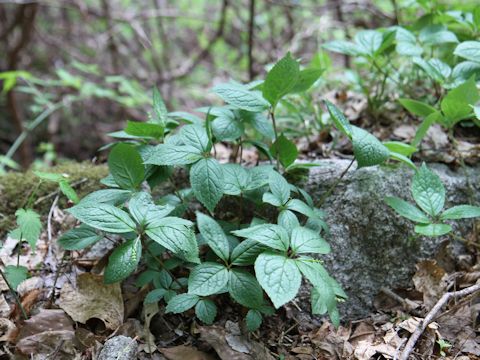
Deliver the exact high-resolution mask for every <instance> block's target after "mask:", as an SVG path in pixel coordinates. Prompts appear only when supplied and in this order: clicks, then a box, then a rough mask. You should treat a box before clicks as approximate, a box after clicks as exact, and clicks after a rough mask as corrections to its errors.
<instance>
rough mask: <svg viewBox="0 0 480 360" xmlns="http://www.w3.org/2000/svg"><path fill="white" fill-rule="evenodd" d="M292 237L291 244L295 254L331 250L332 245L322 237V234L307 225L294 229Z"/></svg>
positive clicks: (321, 252) (318, 252)
mask: <svg viewBox="0 0 480 360" xmlns="http://www.w3.org/2000/svg"><path fill="white" fill-rule="evenodd" d="M290 239H291V244H290V246H291V247H292V251H293V252H294V253H295V254H308V253H315V254H328V253H329V252H330V245H328V243H327V242H326V241H325V240H324V239H322V237H321V236H320V234H318V232H315V231H313V230H310V229H308V228H306V227H296V228H295V229H293V231H292V236H291V237H290Z"/></svg>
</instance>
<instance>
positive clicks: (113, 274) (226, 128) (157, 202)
mask: <svg viewBox="0 0 480 360" xmlns="http://www.w3.org/2000/svg"><path fill="white" fill-rule="evenodd" d="M320 74H321V70H319V69H311V68H307V69H300V67H299V63H298V62H297V61H296V60H295V59H293V58H292V57H291V55H290V54H288V55H287V56H286V57H284V58H282V59H281V60H280V61H279V62H278V63H276V64H275V65H274V66H273V67H272V69H271V70H270V71H269V72H268V74H267V75H266V78H265V80H264V81H257V82H254V83H250V84H246V85H244V84H240V83H237V82H229V83H225V84H220V85H217V86H215V87H214V88H213V92H214V93H216V94H217V95H218V96H219V97H220V98H221V99H223V101H225V103H226V105H224V106H210V107H205V108H201V109H198V110H199V112H203V113H204V114H205V116H204V117H198V116H196V115H193V114H190V113H185V112H170V113H169V112H167V109H166V107H165V105H164V103H163V101H162V99H161V97H160V94H159V92H158V91H156V90H154V93H153V105H154V106H153V112H152V114H151V117H150V119H149V120H148V121H147V122H133V121H129V122H128V123H127V126H126V127H125V129H124V130H122V131H118V132H115V133H112V134H110V135H111V136H113V137H115V138H116V139H117V140H118V143H116V144H114V145H113V147H112V148H111V150H110V153H109V156H108V166H109V170H110V174H109V176H108V177H107V178H105V179H103V181H102V182H103V184H104V185H105V186H106V187H107V188H105V189H102V190H98V191H95V192H93V193H91V194H89V195H88V196H86V197H84V198H83V199H81V200H80V201H79V202H78V203H77V204H76V205H75V206H73V207H72V208H70V209H69V210H68V211H69V213H70V214H71V215H73V216H74V217H75V218H76V219H78V220H79V221H80V222H81V225H80V226H78V227H77V228H74V229H72V230H70V231H68V232H67V233H65V234H64V235H63V236H62V237H61V238H60V239H59V242H60V244H61V245H62V246H63V247H64V248H65V249H67V250H79V249H82V248H85V247H87V246H90V245H92V244H94V243H96V242H97V241H99V240H101V239H103V238H105V237H107V238H109V239H111V240H113V241H115V243H116V244H117V245H116V248H115V250H114V251H113V253H112V254H111V255H110V258H109V261H108V265H107V266H106V268H105V270H104V279H105V282H106V283H114V282H118V281H121V280H124V279H126V278H127V277H129V276H130V275H133V274H135V275H136V276H137V280H136V284H137V285H138V286H139V287H143V286H149V287H150V288H151V289H152V290H151V292H150V293H148V295H147V296H146V299H145V302H147V303H149V302H150V303H152V302H159V301H164V302H165V303H166V311H167V312H172V313H181V312H184V311H187V310H189V309H192V308H194V309H195V314H196V316H197V318H198V319H200V320H201V321H202V322H203V323H206V324H211V323H212V322H213V321H214V320H215V317H216V314H217V306H216V296H217V295H220V294H228V295H229V296H230V298H231V299H232V300H234V301H235V302H236V303H238V304H240V305H241V306H244V307H246V308H247V309H248V311H247V313H246V318H245V320H246V325H247V328H248V329H249V330H255V329H256V328H258V327H259V326H260V324H261V322H262V317H263V316H264V315H270V314H272V313H273V312H274V308H276V309H278V308H279V307H281V306H282V305H284V304H286V303H287V302H289V301H291V300H292V299H293V298H294V297H295V296H296V294H297V292H298V291H299V288H300V285H301V283H302V278H303V279H306V280H307V281H308V282H309V283H310V284H311V285H312V291H311V309H312V313H314V314H325V313H328V314H329V316H330V318H331V320H332V322H333V323H334V324H337V325H338V324H339V318H340V316H339V312H338V310H337V301H339V300H341V299H345V298H346V294H345V293H344V291H343V290H342V289H341V287H340V286H339V284H338V283H337V281H335V279H334V278H333V277H331V276H330V275H329V274H328V272H327V271H326V270H325V268H324V267H323V265H322V261H321V256H320V257H319V255H322V254H327V253H329V252H330V246H329V244H328V243H327V242H326V241H325V240H324V239H323V237H322V232H325V231H326V229H327V227H326V224H325V222H324V220H323V212H322V211H321V210H320V209H318V208H316V207H315V204H314V201H313V200H312V198H311V197H310V196H309V195H308V194H307V193H306V192H305V191H304V190H303V189H302V188H299V187H297V186H295V185H294V184H291V183H289V182H288V181H287V180H286V176H285V174H286V173H288V171H289V170H290V169H292V168H293V167H295V168H298V167H301V166H302V164H301V163H298V162H297V163H295V160H296V157H297V154H298V152H297V149H296V146H295V144H294V143H293V142H292V141H290V140H289V139H287V138H286V137H285V136H284V135H283V134H281V133H280V134H279V133H278V128H277V124H276V122H275V114H276V111H277V108H278V104H279V103H280V102H281V100H282V98H283V97H284V96H287V95H289V94H294V93H300V92H304V91H306V90H307V89H308V88H310V87H311V86H312V84H313V83H314V82H315V81H316V80H317V79H318V77H319V76H320ZM327 108H328V110H329V111H330V114H331V118H332V120H333V122H334V123H335V125H336V126H337V128H338V129H339V130H340V131H341V132H343V133H344V134H345V135H346V136H348V137H349V138H350V139H351V140H352V143H353V148H354V153H355V157H356V159H357V161H358V165H359V167H362V166H372V165H378V164H380V163H382V162H384V161H386V160H387V159H390V158H394V159H400V160H402V161H405V162H407V163H408V164H409V165H413V164H412V163H411V161H410V160H409V159H408V158H407V157H406V156H404V155H402V154H397V153H396V152H394V151H391V150H389V148H388V147H387V146H386V145H384V144H382V143H381V142H380V141H379V140H378V139H377V138H375V137H374V136H373V135H371V134H369V133H368V132H366V131H364V130H362V129H360V128H357V127H355V126H352V125H350V124H349V123H348V121H347V120H346V118H345V117H344V116H343V114H342V113H341V112H340V111H339V110H338V109H337V108H336V107H335V106H334V105H333V104H331V103H327ZM219 143H223V144H228V145H229V146H230V147H231V148H232V149H235V150H236V151H237V153H239V154H241V153H242V149H243V148H245V147H256V148H257V149H258V151H259V153H261V154H264V155H265V158H266V159H270V162H269V161H265V163H260V164H259V165H256V166H245V165H244V164H243V163H242V162H241V156H240V157H239V156H236V157H235V158H236V159H239V160H238V161H233V162H230V163H220V162H219V161H218V160H217V158H216V154H217V152H216V145H217V144H219ZM179 168H181V169H183V170H181V169H179ZM181 173H183V174H187V176H186V179H185V181H184V182H183V183H184V184H183V186H179V185H178V184H177V182H178V181H174V180H175V179H176V178H177V177H178V176H180V175H179V174H181ZM166 189H169V191H167V190H166ZM153 194H160V195H153ZM222 199H223V200H224V201H222V202H221V200H222ZM224 202H225V204H226V205H225V206H229V207H230V211H229V210H228V208H227V209H223V208H222V206H224V205H223V203H224ZM232 206H233V208H234V209H235V211H231V208H232ZM252 209H255V211H252ZM272 305H273V307H272Z"/></svg>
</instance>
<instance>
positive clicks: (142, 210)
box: [128, 191, 174, 225]
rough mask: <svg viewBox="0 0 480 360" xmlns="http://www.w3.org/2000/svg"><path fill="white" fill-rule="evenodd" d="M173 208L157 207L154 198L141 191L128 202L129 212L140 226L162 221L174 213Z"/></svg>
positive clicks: (167, 206) (166, 206)
mask: <svg viewBox="0 0 480 360" xmlns="http://www.w3.org/2000/svg"><path fill="white" fill-rule="evenodd" d="M173 209H174V208H173V206H170V205H165V206H158V205H155V204H154V202H153V199H152V196H151V195H150V194H149V193H147V192H145V191H140V192H138V193H136V194H134V195H133V196H132V198H131V199H130V201H129V202H128V210H129V211H130V214H132V217H133V218H134V219H135V221H136V222H137V223H138V224H141V225H145V224H149V223H152V222H155V221H156V220H158V219H161V218H163V217H165V216H167V215H168V214H170V213H171V212H172V211H173Z"/></svg>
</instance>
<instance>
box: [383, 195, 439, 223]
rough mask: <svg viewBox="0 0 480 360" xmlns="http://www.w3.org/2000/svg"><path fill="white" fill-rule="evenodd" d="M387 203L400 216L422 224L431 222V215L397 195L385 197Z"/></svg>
mask: <svg viewBox="0 0 480 360" xmlns="http://www.w3.org/2000/svg"><path fill="white" fill-rule="evenodd" d="M385 203H386V204H387V205H388V206H390V207H391V208H392V209H393V210H395V211H396V212H397V213H398V214H399V215H400V216H403V217H405V218H407V219H409V220H412V221H414V222H417V223H420V224H429V223H430V222H431V220H430V219H429V217H428V216H427V215H426V214H425V213H424V212H423V211H421V210H420V209H419V208H417V207H416V206H414V205H412V204H410V203H408V202H406V201H405V200H402V199H400V198H398V197H395V196H388V197H386V198H385Z"/></svg>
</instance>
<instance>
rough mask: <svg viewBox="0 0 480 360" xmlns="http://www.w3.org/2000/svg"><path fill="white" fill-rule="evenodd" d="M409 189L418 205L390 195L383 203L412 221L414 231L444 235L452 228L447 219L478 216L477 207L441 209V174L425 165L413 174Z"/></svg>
mask: <svg viewBox="0 0 480 360" xmlns="http://www.w3.org/2000/svg"><path fill="white" fill-rule="evenodd" d="M411 190H412V197H413V199H414V200H415V202H416V204H417V205H418V207H417V206H415V205H413V204H410V203H408V202H406V201H404V200H402V199H400V198H398V197H393V196H391V197H386V198H385V202H386V203H387V205H389V206H390V207H391V208H392V209H394V210H395V211H396V212H397V213H398V214H399V215H401V216H403V217H405V218H407V219H409V220H411V221H413V222H415V223H416V224H417V225H415V232H416V233H417V234H420V235H424V236H430V237H436V236H441V235H445V234H448V233H450V232H451V231H452V226H451V225H450V224H447V223H446V222H445V221H446V220H459V219H467V218H475V217H480V207H478V206H472V205H457V206H454V207H451V208H449V209H446V210H443V209H444V205H445V187H444V186H443V184H442V181H441V180H440V177H439V176H438V175H437V174H435V173H434V172H433V171H431V170H430V169H428V168H427V166H426V165H425V164H423V165H422V166H421V167H420V169H419V170H418V172H417V173H416V174H415V175H414V176H413V182H412V189H411Z"/></svg>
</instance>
